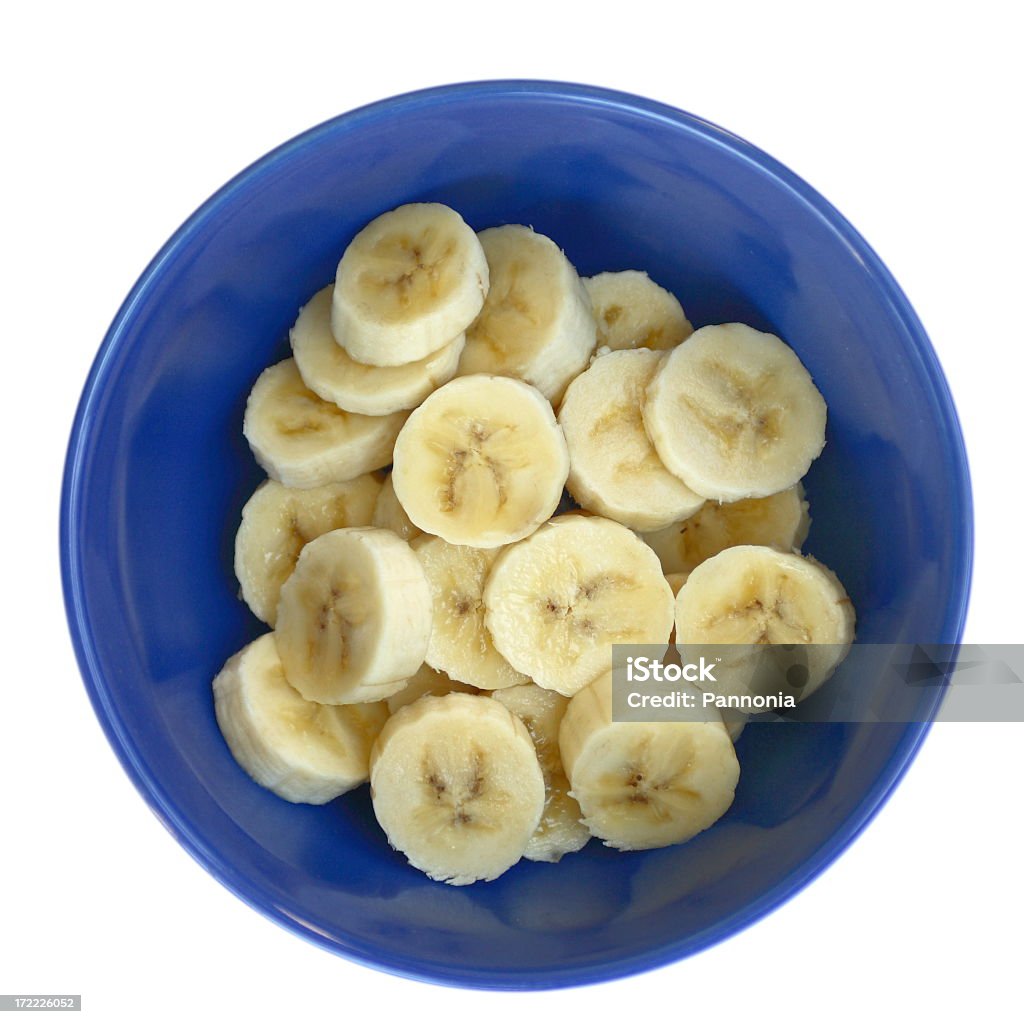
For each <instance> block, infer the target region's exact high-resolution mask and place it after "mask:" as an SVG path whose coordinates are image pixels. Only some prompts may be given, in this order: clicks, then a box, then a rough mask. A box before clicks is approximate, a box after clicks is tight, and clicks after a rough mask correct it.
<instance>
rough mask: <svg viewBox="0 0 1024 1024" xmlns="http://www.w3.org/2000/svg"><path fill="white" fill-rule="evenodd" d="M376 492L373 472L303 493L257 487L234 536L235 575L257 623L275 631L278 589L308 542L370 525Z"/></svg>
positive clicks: (269, 484)
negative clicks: (321, 536) (347, 527)
mask: <svg viewBox="0 0 1024 1024" xmlns="http://www.w3.org/2000/svg"><path fill="white" fill-rule="evenodd" d="M380 489H381V482H380V478H379V477H378V476H377V475H376V474H374V473H366V474H364V475H363V476H359V477H356V478H355V480H348V481H346V482H345V483H342V484H327V485H326V486H324V487H310V488H309V489H307V490H298V489H296V488H294V487H285V486H284V484H279V483H278V482H277V481H276V480H265V481H264V482H263V483H262V484H260V485H259V487H257V488H256V490H255V491H254V492H253V495H252V497H251V498H250V499H249V500H248V501H247V502H246V503H245V507H244V508H243V509H242V524H241V526H239V528H238V533H236V534H235V575H236V576H237V577H238V582H239V584H240V585H241V588H242V600H244V601H245V603H246V604H247V605H248V606H249V608H250V609H251V610H252V613H253V614H254V615H255V616H256V617H257V618H258V619H262V620H263V621H264V622H265V623H267V625H268V626H271V627H273V626H274V623H275V622H276V621H277V602H278V598H279V597H280V594H281V586H282V584H283V583H284V581H285V580H286V579H288V577H289V576H291V574H292V570H293V569H294V568H295V563H296V562H297V561H298V558H299V552H300V551H301V550H302V549H303V547H305V545H306V544H307V543H309V541H311V540H313V539H314V538H315V537H319V536H320V535H321V534H322V533H327V532H329V531H330V530H337V529H340V528H341V527H343V526H368V525H369V523H370V518H371V516H372V515H373V509H374V506H375V503H376V501H377V496H378V493H379V492H380Z"/></svg>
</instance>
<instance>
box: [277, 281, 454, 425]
mask: <svg viewBox="0 0 1024 1024" xmlns="http://www.w3.org/2000/svg"><path fill="white" fill-rule="evenodd" d="M333 292H334V286H333V285H329V286H328V287H327V288H323V289H322V290H321V291H318V292H317V293H316V295H314V296H313V298H312V299H310V300H309V302H308V303H307V304H306V305H305V306H303V308H302V311H301V312H300V313H299V318H298V320H296V321H295V326H294V327H293V328H292V330H291V335H290V337H291V343H292V354H293V355H294V356H295V364H296V365H297V366H298V368H299V373H300V374H301V375H302V379H303V380H304V381H305V383H306V386H307V387H308V388H309V389H310V390H311V391H315V392H316V393H317V394H318V395H319V396H320V397H321V398H322V399H323V400H324V401H325V402H333V403H334V404H335V405H337V406H340V407H341V408H342V409H346V410H347V411H348V412H358V413H361V414H362V415H364V416H386V415H387V414H388V413H392V412H399V411H400V410H402V409H415V408H416V406H417V405H419V404H420V402H422V401H423V399H424V398H426V397H427V395H429V394H430V392H431V391H433V390H434V389H435V388H437V387H438V386H439V385H441V384H444V383H445V382H446V381H449V380H451V379H452V377H454V376H455V370H456V369H457V368H458V365H459V357H460V356H461V355H462V349H463V348H464V346H465V344H466V335H465V332H463V333H462V334H460V335H459V336H458V337H457V338H456V339H455V340H454V341H451V342H449V343H448V344H447V345H445V346H443V347H442V348H439V349H438V350H437V351H436V352H431V353H430V354H429V355H428V356H425V357H424V358H423V359H418V360H416V362H414V363H403V364H402V365H401V366H369V365H367V364H365V363H357V362H356V361H355V360H354V359H353V358H352V357H351V356H350V355H349V354H348V352H346V351H345V349H344V348H343V347H342V346H341V345H339V344H338V343H337V342H336V341H335V340H334V334H333V333H332V332H331V295H332V294H333Z"/></svg>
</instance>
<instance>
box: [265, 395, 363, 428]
mask: <svg viewBox="0 0 1024 1024" xmlns="http://www.w3.org/2000/svg"><path fill="white" fill-rule="evenodd" d="M347 419H348V413H347V412H345V411H344V410H342V409H339V408H338V407H337V406H336V405H332V404H331V403H330V402H324V401H322V400H321V399H319V398H316V397H315V396H313V395H310V396H308V397H307V396H305V395H296V396H294V397H293V398H292V400H291V401H289V402H282V403H281V411H280V413H279V414H278V415H277V417H276V420H275V423H274V425H275V427H276V428H277V432H278V433H279V434H281V435H282V436H283V437H295V436H297V435H300V434H322V433H324V432H325V431H328V430H331V429H332V428H334V427H336V426H339V425H341V424H344V423H345V421H346V420H347Z"/></svg>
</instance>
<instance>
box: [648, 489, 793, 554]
mask: <svg viewBox="0 0 1024 1024" xmlns="http://www.w3.org/2000/svg"><path fill="white" fill-rule="evenodd" d="M808 508H809V506H808V504H807V500H806V498H805V497H804V488H803V484H796V485H795V486H794V487H787V488H786V490H784V491H779V493H778V494H770V495H768V497H766V498H744V499H743V500H741V501H730V502H726V503H725V504H720V503H719V502H717V501H709V502H707V503H706V504H705V505H704V506H703V507H702V508H701V509H700V511H699V512H696V513H695V514H694V515H692V516H690V518H689V519H686V520H684V521H683V522H681V523H673V524H672V525H671V526H666V527H665V528H664V529H663V530H656V531H655V532H653V533H645V534H643V535H642V539H643V541H644V542H645V543H647V544H650V546H651V547H652V548H654V553H655V554H656V555H657V556H658V558H660V559H661V567H662V568H663V569H664V570H665V572H666V573H680V572H681V573H688V572H690V571H692V570H693V569H696V568H697V566H698V565H700V563H701V562H703V561H705V560H706V559H708V558H711V556H712V555H717V554H718V552H719V551H724V550H725V549H726V548H732V547H736V546H737V545H740V544H756V545H759V546H764V547H770V548H779V550H781V551H792V550H794V549H798V548H799V547H800V546H801V545H802V544H803V542H804V541H805V540H807V532H808V530H809V529H810V527H811V519H810V516H809V515H808Z"/></svg>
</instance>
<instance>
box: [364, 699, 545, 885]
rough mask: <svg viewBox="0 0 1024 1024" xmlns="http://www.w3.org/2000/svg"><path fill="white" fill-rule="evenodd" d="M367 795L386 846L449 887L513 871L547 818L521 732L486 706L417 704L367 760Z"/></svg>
mask: <svg viewBox="0 0 1024 1024" xmlns="http://www.w3.org/2000/svg"><path fill="white" fill-rule="evenodd" d="M370 794H371V797H372V799H373V810H374V813H375V814H376V815H377V820H378V821H379V822H380V825H381V827H382V828H383V829H384V831H385V833H386V834H387V837H388V842H390V843H391V845H392V846H393V847H395V849H397V850H400V851H401V852H402V853H404V854H405V856H406V857H407V858H408V860H409V863H410V864H412V865H413V867H416V868H419V869H420V871H425V872H426V873H427V874H428V875H429V876H430V877H431V878H434V879H436V880H438V881H443V882H448V883H450V884H452V885H468V884H470V883H471V882H475V881H478V880H490V879H492V878H497V877H498V876H499V875H501V874H503V873H504V872H505V871H507V870H508V869H509V868H510V867H512V865H513V864H515V863H516V861H518V860H519V859H520V858H521V857H522V855H523V852H524V851H525V849H526V846H527V843H529V841H530V837H531V836H532V835H533V833H534V831H535V830H536V828H537V825H538V823H539V822H540V817H541V814H542V812H543V810H544V776H543V774H542V773H541V769H540V764H539V763H538V761H537V753H536V751H535V750H534V746H533V741H532V740H531V739H530V734H529V733H528V732H527V731H526V727H525V726H524V725H523V723H522V722H520V721H519V719H518V718H516V716H515V715H513V714H512V713H511V712H510V711H508V710H507V709H506V708H504V707H502V705H501V704H499V703H498V702H497V701H495V700H491V699H490V698H489V697H472V696H469V695H468V694H464V693H449V694H447V695H446V696H444V697H430V696H427V697H421V698H420V699H419V700H417V701H415V702H414V703H412V704H409V705H407V706H406V707H404V708H401V709H400V710H399V711H397V712H396V713H395V714H394V715H392V716H391V718H389V719H388V722H387V724H386V725H385V726H384V729H383V730H382V731H381V734H380V736H379V737H378V738H377V742H376V743H375V744H374V747H373V751H372V752H371V755H370Z"/></svg>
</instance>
